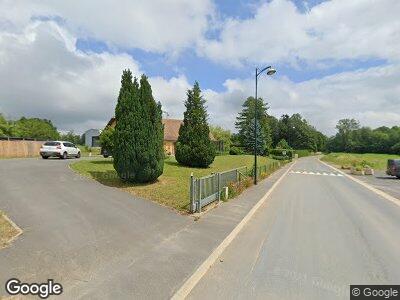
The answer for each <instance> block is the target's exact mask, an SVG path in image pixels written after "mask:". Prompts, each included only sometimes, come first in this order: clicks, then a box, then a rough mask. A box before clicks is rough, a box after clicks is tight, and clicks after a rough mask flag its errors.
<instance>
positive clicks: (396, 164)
mask: <svg viewBox="0 0 400 300" xmlns="http://www.w3.org/2000/svg"><path fill="white" fill-rule="evenodd" d="M386 174H388V175H391V176H396V177H397V178H400V159H388V162H387V168H386Z"/></svg>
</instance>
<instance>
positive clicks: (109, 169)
mask: <svg viewBox="0 0 400 300" xmlns="http://www.w3.org/2000/svg"><path fill="white" fill-rule="evenodd" d="M253 159H254V157H253V156H251V155H223V156H217V157H215V160H214V163H213V164H212V165H211V166H210V167H209V168H206V169H199V168H189V167H184V166H181V165H179V164H178V163H177V162H176V160H175V159H174V158H172V157H170V158H168V159H166V160H165V163H164V173H163V175H161V176H160V177H159V178H158V180H157V181H156V182H154V183H148V184H132V183H123V182H122V181H121V180H120V179H119V178H118V176H117V173H116V172H115V170H114V167H113V162H112V159H100V160H86V161H85V160H82V161H80V162H76V163H73V164H71V168H72V169H73V170H75V171H76V172H78V173H80V174H82V175H84V176H87V177H90V178H93V179H95V180H97V181H98V182H100V183H102V184H104V185H108V186H112V187H118V188H121V189H122V190H124V191H127V192H129V193H132V194H134V195H137V196H140V197H142V198H146V199H150V200H154V201H156V202H158V203H161V204H162V205H166V206H170V207H173V208H175V209H177V210H180V211H183V210H187V209H188V205H189V178H190V174H191V173H192V172H193V174H194V176H195V177H201V176H205V175H209V174H211V173H212V172H219V171H225V170H230V169H234V168H237V167H241V166H248V167H249V168H251V167H252V166H253ZM268 161H271V159H269V158H266V157H259V160H258V164H259V165H263V164H266V163H267V162H268Z"/></svg>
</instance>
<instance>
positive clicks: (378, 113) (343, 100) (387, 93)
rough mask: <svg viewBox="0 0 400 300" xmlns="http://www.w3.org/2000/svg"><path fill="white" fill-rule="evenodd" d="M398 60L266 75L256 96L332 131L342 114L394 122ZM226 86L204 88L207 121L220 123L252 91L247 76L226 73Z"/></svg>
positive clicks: (367, 121)
mask: <svg viewBox="0 0 400 300" xmlns="http://www.w3.org/2000/svg"><path fill="white" fill-rule="evenodd" d="M399 81H400V64H394V65H390V66H382V67H375V68H370V69H367V70H359V71H353V72H345V73H339V74H335V75H332V76H327V77H324V78H321V79H314V80H309V81H304V82H302V83H294V82H292V81H290V80H288V79H285V78H283V79H272V78H267V79H265V80H262V81H261V82H260V83H259V96H260V97H263V98H264V99H265V100H266V101H267V102H268V103H269V106H270V113H271V114H272V115H274V116H276V117H279V116H280V115H282V114H292V113H297V112H299V113H301V114H302V115H303V116H304V117H306V119H307V120H309V122H310V123H311V124H312V125H314V126H315V127H316V128H317V129H319V130H322V131H323V132H324V133H326V134H334V133H335V125H336V123H337V121H338V120H339V119H342V118H356V119H358V120H359V121H360V122H361V124H362V125H365V126H371V127H378V126H384V125H386V126H394V125H398V124H399V121H400V87H399V85H398V82H399ZM225 87H226V91H225V92H224V93H220V94H218V93H215V92H212V91H206V94H207V98H208V99H209V107H212V110H213V112H214V113H213V114H212V115H211V121H212V122H214V123H216V124H220V125H225V126H227V124H230V127H231V128H232V129H233V120H234V118H235V117H236V114H237V111H238V110H240V105H241V103H243V101H244V99H245V98H246V97H247V96H248V95H253V94H254V81H253V79H246V80H242V79H230V80H227V81H226V82H225Z"/></svg>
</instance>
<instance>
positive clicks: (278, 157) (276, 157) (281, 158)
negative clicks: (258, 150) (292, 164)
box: [271, 155, 290, 160]
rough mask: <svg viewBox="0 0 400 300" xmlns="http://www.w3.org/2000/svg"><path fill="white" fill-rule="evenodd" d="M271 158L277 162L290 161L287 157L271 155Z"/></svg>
mask: <svg viewBox="0 0 400 300" xmlns="http://www.w3.org/2000/svg"><path fill="white" fill-rule="evenodd" d="M271 158H272V159H276V160H290V157H289V156H287V155H271Z"/></svg>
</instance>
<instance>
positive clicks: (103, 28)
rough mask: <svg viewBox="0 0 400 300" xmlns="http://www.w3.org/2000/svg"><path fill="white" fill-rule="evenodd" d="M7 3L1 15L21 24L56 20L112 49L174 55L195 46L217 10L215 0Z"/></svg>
mask: <svg viewBox="0 0 400 300" xmlns="http://www.w3.org/2000/svg"><path fill="white" fill-rule="evenodd" d="M3 2H4V3H2V4H1V7H2V9H1V10H2V11H3V12H0V18H1V19H3V20H8V23H9V24H10V23H12V24H16V25H17V27H18V26H19V27H21V26H22V25H26V24H27V23H29V22H30V20H31V18H32V16H33V17H36V18H43V17H47V18H49V17H50V18H57V19H59V20H61V22H62V23H63V26H64V27H66V28H67V29H68V30H69V31H70V32H72V34H74V35H75V36H77V37H80V38H91V39H98V40H101V41H105V42H106V43H108V44H109V45H110V46H111V47H112V46H118V47H120V48H122V49H127V48H140V49H142V50H146V51H154V52H159V53H169V54H172V55H174V54H177V53H179V52H180V51H182V50H183V49H184V48H186V47H192V46H193V45H194V44H195V41H196V40H197V39H199V38H201V37H202V36H203V34H204V33H205V31H206V30H207V27H208V23H209V20H210V19H211V18H212V16H213V13H214V5H213V3H212V1H211V0H202V1H190V0H173V1H164V0H152V1H147V0H137V1H130V0H121V1H113V0H85V1H79V0H68V1H53V0H40V1H39V0H32V1H29V3H27V2H26V1H22V0H12V1H10V0H3ZM3 23H6V22H3ZM3 25H4V24H3Z"/></svg>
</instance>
